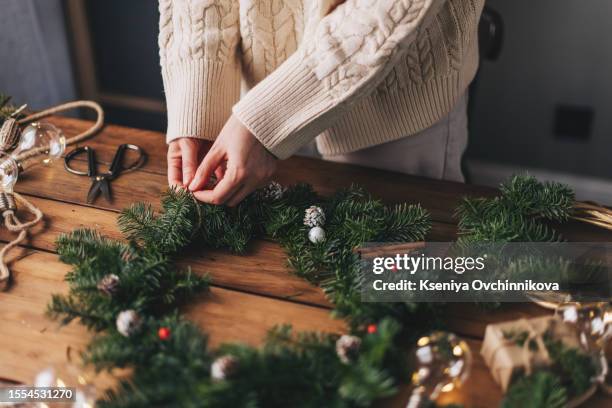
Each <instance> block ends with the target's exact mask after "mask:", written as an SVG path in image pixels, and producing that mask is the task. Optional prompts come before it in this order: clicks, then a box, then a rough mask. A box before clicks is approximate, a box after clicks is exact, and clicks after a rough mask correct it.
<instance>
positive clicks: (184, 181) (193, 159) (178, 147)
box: [168, 137, 207, 187]
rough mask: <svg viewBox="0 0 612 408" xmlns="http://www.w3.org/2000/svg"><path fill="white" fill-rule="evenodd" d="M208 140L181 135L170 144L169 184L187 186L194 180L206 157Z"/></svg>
mask: <svg viewBox="0 0 612 408" xmlns="http://www.w3.org/2000/svg"><path fill="white" fill-rule="evenodd" d="M206 143H207V142H206V141H204V140H201V139H196V138H193V137H181V138H179V139H175V140H173V141H172V142H170V144H169V145H168V185H169V186H171V187H186V186H188V185H189V183H191V180H193V176H195V173H196V170H197V169H198V164H199V163H200V161H201V160H202V158H203V157H204V153H206V151H205V146H206Z"/></svg>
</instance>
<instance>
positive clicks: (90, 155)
mask: <svg viewBox="0 0 612 408" xmlns="http://www.w3.org/2000/svg"><path fill="white" fill-rule="evenodd" d="M82 153H87V171H83V170H77V169H75V168H73V167H71V166H70V162H72V160H73V159H74V158H75V157H77V156H78V155H80V154H82ZM64 168H65V169H66V170H67V171H68V172H70V173H72V174H76V175H77V176H87V177H94V176H96V175H97V174H98V170H97V164H96V153H95V152H94V149H92V148H91V147H89V146H81V147H77V148H76V149H74V150H73V151H71V152H70V153H68V154H67V155H66V157H64Z"/></svg>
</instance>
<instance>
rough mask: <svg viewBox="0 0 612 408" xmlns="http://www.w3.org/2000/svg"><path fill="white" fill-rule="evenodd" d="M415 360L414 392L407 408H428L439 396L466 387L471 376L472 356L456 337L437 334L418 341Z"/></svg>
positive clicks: (440, 332)
mask: <svg viewBox="0 0 612 408" xmlns="http://www.w3.org/2000/svg"><path fill="white" fill-rule="evenodd" d="M412 360H413V362H414V367H415V370H414V372H413V373H412V384H413V385H414V390H413V391H412V395H411V396H410V399H409V401H408V404H407V406H406V407H407V408H416V407H419V406H426V405H427V401H429V400H431V401H433V400H435V399H436V398H438V396H439V395H440V392H449V391H452V390H453V389H455V388H457V387H459V386H460V385H461V384H463V382H465V380H466V379H467V377H468V376H469V373H470V368H471V365H472V352H471V350H470V347H469V346H468V344H467V343H466V342H465V341H463V340H461V339H459V338H458V337H457V336H456V335H454V334H452V333H448V332H443V331H436V332H433V333H431V334H429V335H427V336H423V337H421V338H420V339H419V340H418V341H417V345H416V350H415V352H414V355H413V357H412Z"/></svg>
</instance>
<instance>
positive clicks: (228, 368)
mask: <svg viewBox="0 0 612 408" xmlns="http://www.w3.org/2000/svg"><path fill="white" fill-rule="evenodd" d="M237 371H238V359H237V358H236V357H234V356H231V355H225V356H221V357H219V358H217V359H216V360H215V361H213V363H212V365H211V366H210V376H211V377H212V379H213V380H219V381H220V380H225V379H228V378H231V377H232V376H233V375H234V374H236V372H237Z"/></svg>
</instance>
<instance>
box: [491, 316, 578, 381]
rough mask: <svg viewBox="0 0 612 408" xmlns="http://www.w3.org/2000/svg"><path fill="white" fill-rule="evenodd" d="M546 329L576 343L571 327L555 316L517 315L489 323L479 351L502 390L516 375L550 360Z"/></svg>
mask: <svg viewBox="0 0 612 408" xmlns="http://www.w3.org/2000/svg"><path fill="white" fill-rule="evenodd" d="M546 333H548V335H549V336H551V337H552V338H553V339H557V340H561V341H562V342H563V343H564V344H566V345H567V346H569V347H576V348H577V347H579V341H578V338H577V335H576V334H575V332H574V331H573V330H572V328H571V327H570V326H568V325H566V324H565V323H563V322H562V321H561V320H559V319H558V318H555V317H550V316H545V317H538V318H533V319H519V320H512V321H508V322H502V323H496V324H489V325H487V328H486V330H485V337H484V341H483V344H482V349H481V350H480V354H481V355H482V357H483V358H484V360H485V363H486V364H487V366H488V367H489V370H490V371H491V374H492V375H493V378H494V379H495V382H497V383H498V384H499V385H500V386H501V387H502V389H503V390H504V392H506V390H507V389H508V387H509V386H510V384H511V382H512V380H513V379H514V378H516V376H517V375H521V374H530V373H531V372H532V371H534V370H535V369H537V368H541V367H546V366H549V365H550V364H551V360H550V356H549V354H548V351H547V350H546V347H545V346H544V341H543V336H544V334H546Z"/></svg>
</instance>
